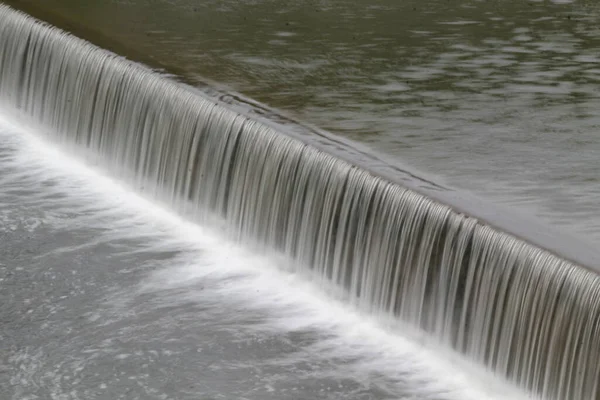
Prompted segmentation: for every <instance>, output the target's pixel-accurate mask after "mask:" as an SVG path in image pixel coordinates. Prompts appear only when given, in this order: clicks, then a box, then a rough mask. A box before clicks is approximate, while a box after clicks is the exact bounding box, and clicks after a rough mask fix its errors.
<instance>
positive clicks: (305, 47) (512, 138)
mask: <svg viewBox="0 0 600 400" xmlns="http://www.w3.org/2000/svg"><path fill="white" fill-rule="evenodd" d="M28 3H30V4H33V6H32V7H31V8H33V9H35V10H44V11H45V12H47V13H48V14H49V13H52V14H56V15H59V16H61V17H62V18H63V19H64V21H65V23H68V24H67V25H69V26H68V28H70V29H74V30H78V29H77V28H78V27H84V28H86V29H87V30H89V31H93V32H97V33H100V34H102V35H104V36H106V37H109V38H111V39H114V40H115V41H116V42H118V43H121V44H124V45H127V46H129V47H130V48H131V49H135V50H136V51H137V53H141V54H144V55H147V56H148V58H149V59H148V60H147V61H148V62H149V63H151V64H152V63H154V64H156V65H157V66H161V67H164V68H166V69H167V70H169V69H175V70H176V71H177V73H180V74H181V75H184V76H186V78H187V79H189V80H191V81H192V82H193V81H197V82H203V81H204V80H205V79H211V80H213V81H215V82H218V83H220V84H222V85H224V86H225V88H229V89H231V90H234V91H237V92H241V93H243V94H245V95H247V96H249V97H251V98H254V99H257V100H259V101H262V102H263V103H266V104H268V105H270V106H273V107H275V108H278V109H282V110H285V112H286V113H288V114H290V115H292V116H293V117H295V118H297V119H299V120H301V121H308V122H311V123H313V124H315V125H317V126H319V127H321V128H324V129H327V130H329V131H332V132H334V133H336V134H340V135H344V136H347V137H349V138H352V139H353V140H358V141H361V142H362V143H365V144H366V145H368V146H369V147H371V148H373V149H374V150H375V151H378V152H381V153H385V154H388V155H390V156H391V157H392V158H393V159H394V160H396V161H397V160H401V161H402V162H404V163H406V164H407V165H410V166H413V167H415V168H417V169H419V170H420V171H423V172H427V173H429V174H432V175H435V176H436V181H438V182H447V183H448V184H450V185H451V186H454V187H457V188H462V189H464V190H469V191H472V192H474V193H477V194H478V195H481V196H482V197H484V198H487V199H490V200H491V201H493V202H497V203H502V204H506V205H508V206H510V207H514V208H516V209H520V210H523V211H524V212H525V213H528V214H533V215H536V216H538V217H539V218H541V219H542V220H544V221H546V222H547V223H548V224H549V225H552V226H554V227H555V228H558V229H561V230H564V231H565V232H571V233H575V234H579V235H581V236H584V237H586V238H587V239H590V240H592V241H594V242H596V243H598V242H599V240H600V218H599V217H598V216H599V215H600V213H599V212H598V204H599V203H600V190H599V189H598V187H599V186H598V170H599V168H600V165H599V161H598V160H599V159H600V157H599V152H600V136H599V135H598V130H599V126H600V119H599V117H598V115H597V110H598V109H599V108H600V102H599V93H600V87H599V83H600V66H599V62H600V59H599V58H598V54H599V53H600V51H599V49H600V29H599V28H598V27H599V26H600V6H599V5H598V3H597V2H594V1H520V0H502V1H493V2H490V1H472V0H464V1H454V0H452V1H448V0H428V1H395V0H377V1H368V2H367V1H354V0H352V1H350V0H327V1H325V0H318V1H317V0H315V1H279V0H260V1H227V0H214V1H201V2H199V1H192V0H153V1H150V0H128V1H122V0H103V1H100V0H90V1H85V2H83V1H76V0H46V1H44V2H37V1H30V0H20V1H19V2H18V4H20V5H23V4H28ZM91 36H94V35H91ZM132 57H134V58H135V57H136V56H134V55H133V54H132ZM144 61H146V60H144Z"/></svg>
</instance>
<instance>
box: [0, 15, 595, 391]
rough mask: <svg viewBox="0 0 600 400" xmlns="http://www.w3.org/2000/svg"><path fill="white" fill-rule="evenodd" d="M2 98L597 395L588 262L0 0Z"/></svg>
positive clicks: (210, 209) (365, 291)
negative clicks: (508, 229) (552, 249)
mask: <svg viewBox="0 0 600 400" xmlns="http://www.w3.org/2000/svg"><path fill="white" fill-rule="evenodd" d="M0 107H1V108H2V109H3V110H4V111H6V112H8V113H11V114H12V115H13V116H15V118H18V119H20V120H21V121H22V122H27V123H30V124H34V125H35V126H37V127H38V128H39V129H38V130H39V131H40V132H43V133H44V134H45V135H47V137H48V138H49V139H50V140H52V141H54V142H57V143H59V144H60V145H62V146H65V147H67V148H69V149H71V150H73V151H77V152H78V154H79V155H81V156H83V157H85V158H86V159H88V161H89V162H93V163H98V164H99V165H100V166H101V167H102V168H103V169H104V170H105V171H108V172H109V173H110V174H112V175H114V176H116V177H118V178H119V179H122V180H124V181H126V182H127V183H128V184H130V185H131V186H132V187H134V188H135V189H136V190H139V191H142V192H143V193H144V194H145V195H146V196H149V197H152V198H154V199H156V200H157V201H160V202H162V203H163V204H166V205H168V206H169V207H170V208H172V209H173V210H174V211H176V212H178V213H180V214H182V215H185V216H186V217H187V218H190V219H193V220H195V221H198V222H200V223H206V224H212V225H215V224H216V225H218V226H219V227H220V228H221V229H223V230H224V231H225V232H227V233H228V234H229V235H231V236H232V237H233V238H234V239H235V240H238V241H241V242H244V243H246V244H248V245H251V246H254V247H255V248H257V249H261V250H264V251H267V252H272V253H273V254H277V255H284V256H285V257H286V258H287V259H288V260H289V262H290V264H291V265H293V266H294V268H296V269H297V271H299V272H300V273H303V274H305V275H306V276H308V277H312V278H314V279H315V280H317V281H319V282H322V285H323V289H324V290H335V291H336V292H342V293H343V297H344V299H345V300H346V301H348V302H350V303H352V304H353V305H355V306H356V307H358V308H359V309H361V310H362V311H364V312H370V313H374V314H378V315H383V316H386V317H389V318H395V319H398V320H399V321H402V322H403V323H406V324H410V325H411V326H413V327H415V328H417V329H419V330H421V331H424V332H427V334H428V335H429V336H430V337H431V338H433V339H434V340H436V341H437V342H438V343H440V344H441V345H444V346H447V347H449V348H451V349H453V350H455V351H456V352H458V353H460V354H462V355H464V357H466V358H468V359H470V360H472V361H473V362H475V363H479V364H481V365H482V367H485V368H488V369H490V370H492V371H494V372H495V373H496V374H498V375H499V376H500V377H502V378H506V379H508V380H509V381H511V382H513V383H514V384H515V385H518V386H519V387H521V388H523V389H524V390H528V391H532V392H534V393H536V394H539V395H540V396H542V397H543V398H547V399H570V400H578V399H581V400H583V399H596V398H600V396H599V395H598V393H599V391H598V387H597V385H598V382H599V373H600V362H599V360H600V278H599V276H598V275H597V274H596V273H595V272H594V271H592V270H590V269H588V268H586V267H583V266H581V265H579V264H578V263H576V262H574V261H570V260H568V259H566V258H563V257H561V256H558V255H556V254H554V253H552V252H550V251H548V250H546V249H543V248H541V247H540V246H536V245H534V244H532V243H530V242H529V241H526V240H524V239H522V238H520V236H517V235H514V234H511V233H508V232H504V231H503V230H501V229H498V228H497V227H495V226H493V225H490V224H488V223H486V222H485V221H484V220H482V219H481V218H477V217H475V216H472V215H471V214H469V213H466V212H461V211H458V210H457V208H456V207H452V206H450V205H447V204H445V203H444V202H442V201H439V200H437V199H435V198H432V197H431V196H428V195H426V194H423V193H420V192H418V191H416V190H414V188H409V187H405V186H404V185H401V184H399V183H398V182H395V181H393V180H391V179H387V178H386V177H383V176H382V175H380V174H376V173H373V172H372V171H370V170H369V169H367V168H364V167H361V165H360V164H359V163H352V162H349V161H348V160H345V159H343V158H340V157H337V156H336V155H335V154H333V153H330V152H327V151H324V150H323V149H321V148H319V147H318V146H313V145H311V144H310V143H309V142H307V141H303V140H300V139H299V138H298V137H295V136H294V135H288V134H286V133H285V132H282V131H281V130H280V129H277V127H276V125H273V124H269V123H267V122H265V121H263V120H261V119H260V118H255V117H253V116H250V115H248V114H246V113H243V112H241V111H240V110H238V109H236V107H234V106H229V105H227V104H224V103H222V102H220V101H218V100H215V99H213V98H211V97H209V96H206V95H203V94H202V93H200V92H198V91H197V90H195V89H193V88H191V87H187V86H186V85H184V84H181V83H178V82H175V81H173V80H170V79H168V78H166V77H164V76H161V75H160V74H158V73H155V72H153V71H152V70H150V69H148V68H146V67H144V66H142V65H139V64H136V63H134V62H131V61H128V60H126V59H124V58H122V57H119V56H117V55H115V54H113V53H110V52H108V51H105V50H103V49H100V48H97V47H95V46H94V45H92V44H90V43H88V42H86V41H83V40H81V39H78V38H76V37H74V36H73V35H70V34H68V33H66V32H63V31H61V30H60V29H57V28H55V27H52V26H49V25H48V24H45V23H43V22H40V21H38V20H36V19H34V18H32V17H29V16H27V15H25V14H23V13H21V12H19V11H15V10H13V9H11V8H9V7H7V6H3V5H0Z"/></svg>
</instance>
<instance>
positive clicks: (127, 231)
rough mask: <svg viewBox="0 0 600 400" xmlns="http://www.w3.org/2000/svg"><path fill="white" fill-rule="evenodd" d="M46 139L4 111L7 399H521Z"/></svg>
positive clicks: (1, 264)
mask: <svg viewBox="0 0 600 400" xmlns="http://www.w3.org/2000/svg"><path fill="white" fill-rule="evenodd" d="M35 133H36V134H37V133H38V132H35ZM38 137H39V135H35V136H34V135H33V132H28V131H25V130H23V129H22V128H20V127H16V126H15V125H14V124H11V123H8V122H7V121H6V120H5V119H4V116H2V115H0V188H1V189H0V321H1V325H0V341H1V343H2V347H1V348H0V387H1V388H2V391H1V392H0V398H1V399H3V400H4V399H11V400H23V399H39V398H43V399H45V398H52V399H61V400H67V399H68V400H80V399H81V400H89V399H128V400H131V399H144V400H147V399H164V398H176V399H190V400H191V399H199V398H201V399H215V400H216V399H231V398H236V399H257V400H276V399H277V400H281V399H294V400H297V399H307V400H308V399H324V400H325V399H328V400H343V399H364V400H367V399H368V400H387V399H406V400H482V399H485V400H487V399H489V400H501V399H505V398H507V396H508V397H510V398H511V399H518V398H520V397H519V394H518V393H511V392H510V389H508V388H506V387H504V386H502V385H500V384H498V383H494V381H493V379H491V377H490V376H485V374H480V373H477V372H476V371H473V370H472V369H470V368H469V366H468V365H465V364H464V363H461V362H460V360H456V359H453V358H452V357H450V356H449V355H448V354H444V352H442V351H439V350H434V349H427V348H425V347H423V346H422V345H420V344H418V343H415V342H414V341H411V340H406V339H404V338H402V337H401V336H398V335H397V334H394V333H393V332H391V331H386V330H384V329H382V328H381V326H380V324H378V323H377V322H376V321H374V320H370V319H368V318H365V316H364V315H359V314H357V313H355V312H353V311H352V310H349V309H348V308H347V307H343V306H341V305H340V304H336V303H335V302H331V301H330V300H329V299H328V298H326V297H325V296H323V295H322V294H320V291H319V290H318V287H317V286H316V285H314V284H310V283H307V282H306V281H305V280H304V279H303V278H302V277H301V276H297V275H294V274H289V273H286V272H282V271H281V269H282V267H283V268H284V267H285V264H281V263H279V262H278V261H276V260H272V259H269V258H267V257H263V256H260V255H256V254H253V253H252V252H248V251H246V250H243V249H241V248H239V247H237V246H235V245H233V244H232V243H231V242H229V241H227V240H225V239H224V238H223V237H222V236H221V235H219V234H218V233H215V232H213V231H211V230H209V229H205V228H202V227H200V226H198V225H193V224H190V223H189V222H187V221H185V220H183V219H181V218H179V217H177V216H176V215H174V214H171V213H169V212H167V211H165V209H163V208H161V207H158V206H157V205H155V204H152V203H150V202H148V201H146V200H144V199H142V198H140V197H139V196H138V195H136V194H135V193H133V192H131V191H130V190H128V189H126V188H124V187H123V186H122V185H120V184H119V183H118V182H115V181H114V180H111V179H109V178H107V177H105V176H102V175H101V174H99V173H98V172H97V171H95V170H92V169H89V168H87V167H86V166H85V165H83V164H81V163H78V162H75V161H72V160H71V158H70V157H67V155H65V154H64V153H61V152H60V151H58V150H57V149H55V148H54V147H53V146H52V144H51V143H48V142H44V141H40V140H39V139H38Z"/></svg>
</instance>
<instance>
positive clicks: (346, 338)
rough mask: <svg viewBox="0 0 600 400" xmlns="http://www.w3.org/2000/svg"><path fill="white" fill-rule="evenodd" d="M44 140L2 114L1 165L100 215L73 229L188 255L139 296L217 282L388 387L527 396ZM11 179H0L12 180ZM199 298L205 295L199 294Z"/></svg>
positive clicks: (427, 394)
mask: <svg viewBox="0 0 600 400" xmlns="http://www.w3.org/2000/svg"><path fill="white" fill-rule="evenodd" d="M41 136H42V135H41V134H40V133H39V132H36V134H33V133H32V132H31V128H24V127H22V126H19V125H17V124H16V123H14V122H12V121H10V120H9V118H8V117H6V116H3V115H2V114H0V140H1V142H2V143H3V146H10V147H11V148H12V149H13V150H14V156H13V157H12V158H10V159H9V160H4V161H2V163H3V164H7V163H9V164H12V166H13V167H16V168H18V169H19V171H24V172H23V174H24V176H27V177H28V179H39V180H40V181H44V180H53V181H56V182H57V185H58V186H59V187H60V189H61V190H63V191H64V190H67V191H68V192H69V193H70V197H71V200H70V201H72V202H73V203H74V204H76V205H77V206H74V208H72V209H73V210H77V209H78V208H77V207H79V209H80V210H83V209H85V210H88V211H89V210H93V211H94V212H93V213H88V216H85V217H82V219H81V220H79V221H72V222H71V223H85V224H88V226H91V227H94V226H96V227H99V228H102V227H104V228H106V227H107V226H108V227H110V230H106V229H105V231H106V232H105V233H104V235H110V238H111V239H114V238H115V236H117V237H119V236H120V237H122V238H139V237H143V238H144V240H145V242H147V246H148V247H149V248H152V249H158V250H160V249H179V250H185V251H184V252H183V253H184V258H183V259H178V260H175V261H174V265H173V266H172V267H170V268H168V269H167V270H164V269H163V270H159V271H157V272H155V273H154V274H153V275H151V276H150V277H149V278H148V279H147V280H146V281H145V282H143V283H142V284H141V286H140V288H139V291H141V292H145V291H154V290H161V289H165V288H175V287H178V288H185V287H188V288H190V290H189V291H188V292H187V295H188V296H190V295H192V296H193V294H194V284H195V283H198V282H201V281H205V280H210V281H211V282H218V284H217V285H214V286H213V287H212V290H213V291H214V292H215V293H218V294H219V295H220V298H221V299H222V301H225V299H228V300H229V301H231V302H234V303H239V304H244V305H245V306H246V307H252V308H255V309H257V310H266V311H267V312H268V315H270V318H269V320H268V323H267V324H265V326H261V329H266V330H274V331H300V330H306V329H309V330H318V331H322V332H324V335H323V339H322V340H320V341H318V342H317V343H315V344H313V345H312V346H313V349H312V350H314V351H313V354H321V355H322V357H331V356H334V355H337V356H340V357H347V358H348V359H352V360H354V361H353V362H352V363H349V365H348V368H352V369H363V370H365V371H374V372H376V373H378V374H384V375H385V376H386V377H387V378H389V380H391V381H392V382H393V381H402V382H404V383H406V382H408V384H409V386H411V387H414V388H415V390H416V391H415V393H414V398H421V399H434V398H435V399H439V398H448V399H461V400H468V399H473V400H475V399H477V400H480V399H525V398H528V397H527V396H525V395H524V394H522V393H520V392H518V391H516V390H515V389H513V388H511V387H509V386H508V385H506V384H504V383H502V382H500V381H499V380H496V379H495V378H493V377H491V375H490V374H488V373H486V372H485V371H481V368H480V367H475V366H472V365H470V364H469V363H467V362H465V361H462V360H460V359H459V358H458V357H456V356H454V355H452V354H450V353H447V352H444V351H443V350H441V349H440V348H433V347H428V346H426V345H422V344H419V343H417V342H416V341H414V340H410V339H407V338H405V337H403V336H402V335H401V332H398V331H394V330H393V329H386V328H384V326H383V325H382V324H381V321H379V320H377V319H376V318H375V317H369V316H366V315H362V314H360V313H358V312H356V311H355V310H353V309H351V308H350V307H349V306H345V305H343V304H342V303H341V302H336V301H333V300H331V299H330V298H327V297H326V296H325V295H324V294H323V293H322V292H321V291H319V289H318V288H317V285H314V284H311V282H309V281H307V280H306V278H305V277H301V276H297V275H294V274H292V273H289V272H286V269H285V268H284V267H285V265H283V264H282V263H283V262H282V261H281V260H273V259H270V258H268V257H266V256H262V255H259V254H254V253H252V252H249V251H248V250H246V249H243V248H240V247H239V246H236V245H235V244H233V243H231V242H229V241H227V240H225V239H224V238H223V237H222V236H221V235H219V234H218V233H217V232H213V231H211V230H209V229H206V228H204V227H201V226H198V225H196V224H193V223H190V222H189V221H186V220H185V219H183V218H181V217H180V216H178V215H175V214H174V213H171V212H169V211H168V210H167V209H166V208H163V207H161V206H160V205H157V204H154V203H153V202H151V201H148V200H147V199H144V198H142V197H140V196H139V195H137V194H136V193H135V192H133V191H131V190H130V189H129V188H128V187H126V186H125V185H123V184H122V183H121V182H119V181H116V180H114V179H111V178H110V177H107V176H105V175H103V174H102V173H101V172H100V171H98V170H96V169H94V168H93V167H91V166H87V165H85V164H84V163H83V162H81V161H79V160H77V159H76V158H75V157H71V156H67V155H66V154H65V153H64V152H62V151H61V150H59V149H57V148H56V147H55V146H53V145H52V144H50V143H47V142H46V141H44V140H42V139H40V137H41ZM20 177H21V178H22V177H23V176H20ZM12 178H15V177H10V176H4V177H1V178H0V179H2V180H4V181H6V182H7V181H10V180H11V179H12ZM89 215H92V217H90V216H89ZM107 239H108V238H107ZM100 240H102V239H100ZM199 253H202V257H198V254H199ZM198 301H202V296H200V295H198ZM396 329H398V328H396Z"/></svg>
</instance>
